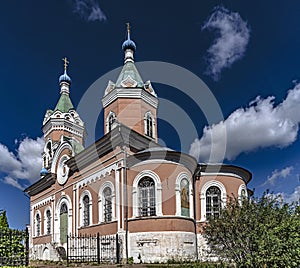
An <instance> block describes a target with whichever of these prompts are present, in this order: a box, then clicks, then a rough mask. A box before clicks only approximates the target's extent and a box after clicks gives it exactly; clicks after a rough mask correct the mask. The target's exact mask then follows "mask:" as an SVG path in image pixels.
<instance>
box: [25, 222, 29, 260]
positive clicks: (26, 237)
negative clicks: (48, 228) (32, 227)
mask: <svg viewBox="0 0 300 268" xmlns="http://www.w3.org/2000/svg"><path fill="white" fill-rule="evenodd" d="M25 254H26V255H25V265H26V266H28V265H29V232H28V228H27V227H26V229H25Z"/></svg>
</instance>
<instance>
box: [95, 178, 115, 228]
mask: <svg viewBox="0 0 300 268" xmlns="http://www.w3.org/2000/svg"><path fill="white" fill-rule="evenodd" d="M106 187H109V188H110V190H111V214H112V215H111V221H110V222H113V221H115V220H116V194H115V187H114V185H113V183H112V182H110V181H106V182H104V183H103V184H102V185H101V187H100V190H99V194H98V211H99V223H103V222H105V218H104V196H103V191H104V190H105V188H106ZM106 223H109V222H106Z"/></svg>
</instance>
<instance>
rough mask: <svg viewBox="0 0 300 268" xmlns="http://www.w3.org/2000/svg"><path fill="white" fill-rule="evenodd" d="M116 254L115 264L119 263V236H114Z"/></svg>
mask: <svg viewBox="0 0 300 268" xmlns="http://www.w3.org/2000/svg"><path fill="white" fill-rule="evenodd" d="M116 254H117V263H120V245H119V235H118V234H116Z"/></svg>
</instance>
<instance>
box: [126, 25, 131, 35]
mask: <svg viewBox="0 0 300 268" xmlns="http://www.w3.org/2000/svg"><path fill="white" fill-rule="evenodd" d="M126 25H127V36H128V37H129V39H130V23H129V22H127V23H126Z"/></svg>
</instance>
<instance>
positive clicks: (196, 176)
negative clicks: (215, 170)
mask: <svg viewBox="0 0 300 268" xmlns="http://www.w3.org/2000/svg"><path fill="white" fill-rule="evenodd" d="M200 177H201V170H200V166H197V168H196V171H195V173H194V175H193V208H194V232H195V247H196V260H197V261H198V260H199V256H198V239H197V218H196V214H197V208H196V180H197V181H198V180H200Z"/></svg>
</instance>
